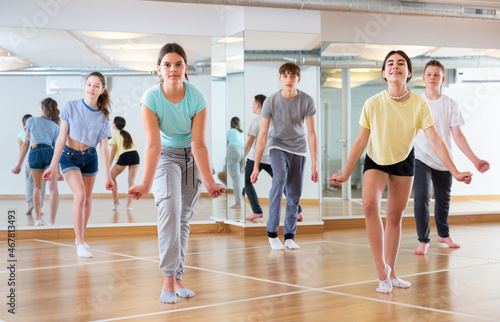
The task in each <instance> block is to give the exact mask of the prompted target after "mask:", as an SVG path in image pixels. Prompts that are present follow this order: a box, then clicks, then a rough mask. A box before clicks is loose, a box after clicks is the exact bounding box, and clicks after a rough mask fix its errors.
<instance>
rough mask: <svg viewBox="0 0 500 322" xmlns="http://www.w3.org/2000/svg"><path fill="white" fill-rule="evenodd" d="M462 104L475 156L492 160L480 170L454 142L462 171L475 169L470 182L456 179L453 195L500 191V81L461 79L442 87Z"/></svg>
mask: <svg viewBox="0 0 500 322" xmlns="http://www.w3.org/2000/svg"><path fill="white" fill-rule="evenodd" d="M443 92H444V93H445V94H446V95H448V96H450V97H452V98H453V99H455V100H456V101H457V102H459V104H460V110H461V111H462V114H463V116H464V119H465V125H464V126H462V132H463V133H464V135H465V137H466V138H467V141H468V143H469V145H470V147H471V149H472V151H473V152H474V154H476V156H478V157H479V158H480V159H484V160H486V161H488V162H489V163H490V166H491V168H490V170H488V171H487V172H485V173H484V174H482V173H479V171H477V170H476V168H475V167H474V165H473V164H472V163H471V162H470V160H469V159H468V158H467V157H466V156H465V155H464V154H463V153H462V152H461V151H460V149H459V148H458V147H457V146H456V145H455V144H453V148H452V149H453V156H454V158H453V160H454V162H455V164H456V166H457V168H458V170H460V171H470V172H472V173H473V177H472V183H471V184H470V185H465V184H461V183H459V182H453V187H452V195H499V194H500V186H499V185H498V180H497V178H498V177H499V175H500V169H499V160H500V149H498V148H497V144H496V142H497V138H499V137H500V128H499V126H498V120H500V109H499V108H498V107H499V102H500V84H498V83H460V84H452V85H450V87H448V88H445V89H444V91H443Z"/></svg>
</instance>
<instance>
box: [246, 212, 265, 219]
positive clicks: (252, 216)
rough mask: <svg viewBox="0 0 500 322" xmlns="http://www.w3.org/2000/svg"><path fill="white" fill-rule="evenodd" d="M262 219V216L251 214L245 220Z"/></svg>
mask: <svg viewBox="0 0 500 322" xmlns="http://www.w3.org/2000/svg"><path fill="white" fill-rule="evenodd" d="M262 217H264V215H263V214H255V213H253V214H251V215H250V216H248V217H247V220H255V219H258V218H262Z"/></svg>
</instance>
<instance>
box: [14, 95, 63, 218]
mask: <svg viewBox="0 0 500 322" xmlns="http://www.w3.org/2000/svg"><path fill="white" fill-rule="evenodd" d="M41 109H42V116H38V117H30V118H29V119H28V120H27V121H26V125H25V126H24V129H25V130H26V138H25V140H24V142H23V145H22V148H21V151H20V154H19V162H18V163H17V165H16V167H15V168H14V169H13V170H12V172H13V173H15V174H18V173H19V172H20V171H21V167H22V164H23V162H24V158H25V156H26V154H27V152H28V149H29V146H30V143H31V149H29V155H28V163H29V167H30V169H31V175H32V177H33V181H34V184H35V186H34V188H33V206H34V210H35V216H36V220H35V226H42V225H43V223H42V217H41V215H42V189H43V180H42V174H43V170H45V169H46V168H47V167H48V166H49V164H50V161H51V159H52V155H53V154H54V145H55V143H56V140H57V137H58V135H59V123H60V119H59V109H58V108H57V102H56V101H54V100H53V99H52V98H50V97H49V98H46V99H44V100H43V101H42V107H41ZM49 191H50V223H49V225H53V224H55V220H56V214H57V208H58V207H59V190H58V189H57V176H54V177H53V178H52V179H51V180H50V184H49Z"/></svg>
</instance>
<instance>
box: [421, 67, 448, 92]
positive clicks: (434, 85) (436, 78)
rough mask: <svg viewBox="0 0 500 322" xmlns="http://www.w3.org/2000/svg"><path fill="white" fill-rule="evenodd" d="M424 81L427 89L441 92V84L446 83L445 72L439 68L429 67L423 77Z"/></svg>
mask: <svg viewBox="0 0 500 322" xmlns="http://www.w3.org/2000/svg"><path fill="white" fill-rule="evenodd" d="M422 80H423V81H424V83H425V87H426V88H431V89H434V90H437V91H439V88H440V87H441V84H442V83H443V82H444V75H443V71H442V70H441V68H439V67H438V66H427V68H426V69H425V71H424V76H422Z"/></svg>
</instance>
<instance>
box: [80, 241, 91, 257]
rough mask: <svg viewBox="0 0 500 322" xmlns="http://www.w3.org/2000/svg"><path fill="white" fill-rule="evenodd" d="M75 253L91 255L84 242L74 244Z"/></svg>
mask: <svg viewBox="0 0 500 322" xmlns="http://www.w3.org/2000/svg"><path fill="white" fill-rule="evenodd" d="M76 253H77V254H78V257H92V253H91V252H89V251H88V250H87V247H85V244H81V245H78V246H76Z"/></svg>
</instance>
